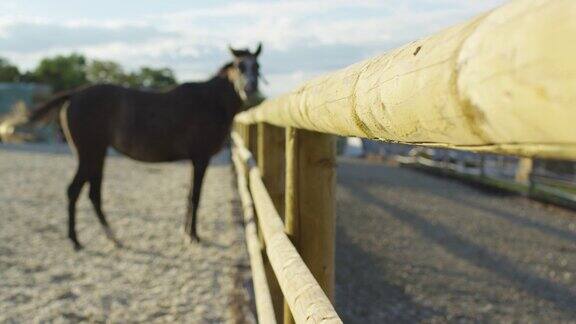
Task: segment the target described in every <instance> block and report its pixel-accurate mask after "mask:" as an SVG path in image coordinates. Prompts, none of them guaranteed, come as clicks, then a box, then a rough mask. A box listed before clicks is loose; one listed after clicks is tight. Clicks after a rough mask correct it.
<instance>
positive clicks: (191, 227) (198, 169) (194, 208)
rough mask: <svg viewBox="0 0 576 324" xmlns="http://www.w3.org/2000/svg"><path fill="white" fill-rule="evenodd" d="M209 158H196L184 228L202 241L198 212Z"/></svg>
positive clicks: (191, 236) (198, 240) (197, 239)
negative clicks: (197, 225) (197, 227)
mask: <svg viewBox="0 0 576 324" xmlns="http://www.w3.org/2000/svg"><path fill="white" fill-rule="evenodd" d="M208 162H209V159H196V160H194V161H193V164H194V178H193V180H192V188H190V196H189V198H188V199H189V201H188V212H187V213H186V222H185V224H184V229H185V231H186V233H187V234H188V235H190V239H192V240H193V241H196V242H200V237H199V236H198V231H197V229H196V219H197V218H196V214H197V213H198V205H199V203H200V192H201V191H202V183H203V182H204V175H205V173H206V168H207V167H208Z"/></svg>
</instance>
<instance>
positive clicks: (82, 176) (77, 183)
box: [68, 160, 89, 250]
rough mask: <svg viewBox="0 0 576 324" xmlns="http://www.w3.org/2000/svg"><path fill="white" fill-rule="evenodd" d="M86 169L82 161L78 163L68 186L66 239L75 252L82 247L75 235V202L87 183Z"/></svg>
mask: <svg viewBox="0 0 576 324" xmlns="http://www.w3.org/2000/svg"><path fill="white" fill-rule="evenodd" d="M87 171H88V170H87V168H86V167H85V166H84V165H83V163H82V160H80V161H79V163H78V170H77V171H76V175H75V176H74V179H72V182H71V183H70V185H69V186H68V238H70V240H71V241H72V244H74V249H75V250H80V249H81V248H82V245H81V244H80V242H78V237H77V234H76V202H77V201H78V197H79V196H80V191H82V187H83V186H84V183H85V182H86V181H88V177H89V176H88V172H87Z"/></svg>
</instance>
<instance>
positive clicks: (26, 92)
mask: <svg viewBox="0 0 576 324" xmlns="http://www.w3.org/2000/svg"><path fill="white" fill-rule="evenodd" d="M51 94H52V90H51V88H50V87H49V86H47V85H42V84H35V83H3V82H0V121H2V120H6V119H8V120H9V119H11V118H14V114H17V115H19V114H20V113H22V112H23V111H26V110H27V109H31V107H34V105H36V104H38V103H39V102H43V101H45V100H47V99H48V98H50V95H51ZM17 105H18V106H19V107H20V110H18V111H17V112H16V111H15V110H14V109H15V108H16V106H17ZM22 107H23V108H22ZM11 113H13V114H12V115H11ZM10 115H11V116H10ZM33 133H34V136H33V140H34V141H48V142H54V141H61V139H60V133H59V130H58V126H57V125H55V124H49V125H46V126H45V127H41V128H35V130H34V132H33ZM5 136H6V134H2V141H20V140H21V139H19V137H18V136H12V135H10V137H9V138H7V137H5ZM26 140H30V139H26Z"/></svg>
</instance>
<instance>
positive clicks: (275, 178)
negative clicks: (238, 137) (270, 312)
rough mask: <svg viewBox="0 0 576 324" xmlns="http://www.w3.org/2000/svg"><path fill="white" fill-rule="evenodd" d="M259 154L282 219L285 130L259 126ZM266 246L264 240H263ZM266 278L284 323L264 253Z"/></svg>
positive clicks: (278, 294) (281, 301) (277, 289)
mask: <svg viewBox="0 0 576 324" xmlns="http://www.w3.org/2000/svg"><path fill="white" fill-rule="evenodd" d="M257 127H258V139H257V152H254V153H256V155H257V156H258V169H260V173H261V175H262V181H263V182H264V185H265V186H266V189H267V190H268V193H269V194H270V198H272V201H273V203H274V207H275V208H276V210H277V211H278V214H279V215H280V217H283V215H284V163H285V158H284V154H285V152H284V129H283V128H280V127H276V126H272V125H269V124H265V123H259V124H258V126H257ZM261 242H262V244H264V240H263V238H261ZM263 257H264V265H265V270H266V277H267V279H268V285H269V287H270V294H271V296H272V303H273V305H274V311H275V313H276V321H277V322H278V323H281V322H282V318H283V315H282V313H283V309H284V297H283V295H282V290H281V289H280V285H279V284H278V280H277V279H276V276H275V275H274V270H273V269H272V266H271V265H270V262H269V260H268V256H267V255H266V253H263Z"/></svg>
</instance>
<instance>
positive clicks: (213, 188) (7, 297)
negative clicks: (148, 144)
mask: <svg viewBox="0 0 576 324" xmlns="http://www.w3.org/2000/svg"><path fill="white" fill-rule="evenodd" d="M67 152H68V150H67V149H66V148H65V147H61V146H31V145H27V146H6V145H2V146H0V222H1V225H0V322H2V323H4V322H8V323H11V322H14V323H20V322H21V323H31V322H57V323H61V322H64V323H66V322H79V321H82V320H86V321H89V322H116V323H128V322H186V323H223V322H225V323H244V322H253V316H252V315H251V310H250V309H247V308H249V306H248V305H250V304H251V300H250V297H249V293H248V292H247V291H249V289H248V288H247V287H249V282H250V277H249V276H250V274H249V263H248V258H247V253H246V250H245V246H244V234H243V229H242V225H241V222H240V221H239V219H240V218H239V217H241V216H240V214H239V209H237V207H236V199H237V198H236V193H235V191H234V189H233V188H235V186H234V185H233V184H232V178H233V177H232V174H231V169H230V166H229V164H228V162H227V158H226V156H224V155H222V156H220V157H219V158H218V159H216V161H215V163H213V165H212V166H211V167H210V168H209V171H208V174H207V178H206V183H205V187H204V188H205V190H204V192H203V195H204V196H203V198H202V202H201V207H200V211H199V233H200V236H201V237H202V238H203V239H204V240H205V241H204V242H203V243H202V244H200V245H197V244H189V243H185V241H184V239H183V235H182V234H181V232H182V231H181V226H182V222H183V217H184V212H185V206H186V196H187V192H188V186H189V181H190V180H189V179H190V174H191V170H190V165H189V163H169V164H143V163H138V162H134V161H131V160H128V159H125V158H122V157H118V156H115V157H109V158H108V160H107V165H106V170H105V177H104V188H103V196H104V200H103V201H104V208H105V211H106V212H107V213H108V219H109V221H110V222H111V224H112V227H113V228H114V229H115V230H116V232H117V235H118V237H119V239H120V240H121V241H122V242H123V243H124V244H125V248H123V249H116V248H114V247H113V245H112V244H111V243H110V242H108V241H107V240H106V239H105V235H104V233H103V231H102V229H101V228H100V226H99V225H98V222H97V220H96V217H95V214H94V212H93V211H92V208H91V206H90V204H89V201H88V199H87V197H86V192H87V191H86V188H85V190H84V192H83V195H82V198H81V199H80V201H79V204H78V230H79V239H80V241H81V242H82V243H83V244H84V246H85V250H84V251H82V252H80V253H75V252H74V251H73V249H72V247H71V244H70V243H69V242H68V240H67V238H66V234H65V233H66V211H65V210H66V208H65V203H66V201H65V188H66V186H67V183H68V181H69V180H70V178H71V176H72V173H73V172H74V168H75V165H76V162H75V159H74V157H73V156H72V155H70V154H69V153H67Z"/></svg>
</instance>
